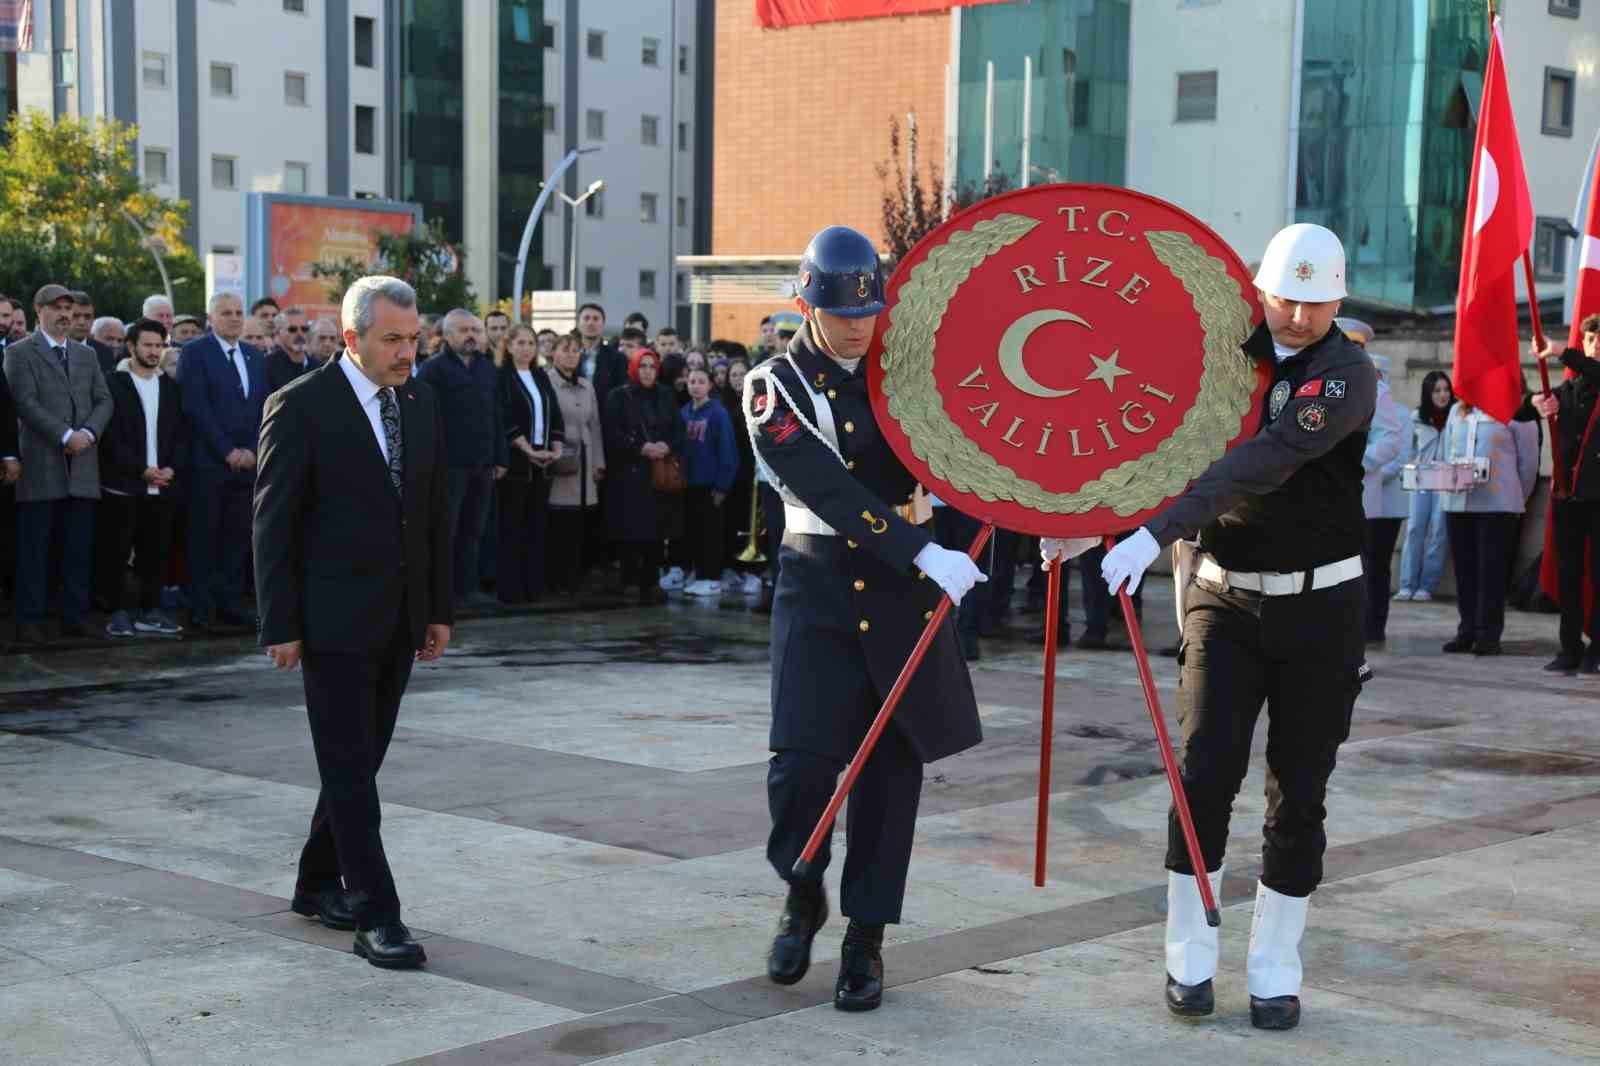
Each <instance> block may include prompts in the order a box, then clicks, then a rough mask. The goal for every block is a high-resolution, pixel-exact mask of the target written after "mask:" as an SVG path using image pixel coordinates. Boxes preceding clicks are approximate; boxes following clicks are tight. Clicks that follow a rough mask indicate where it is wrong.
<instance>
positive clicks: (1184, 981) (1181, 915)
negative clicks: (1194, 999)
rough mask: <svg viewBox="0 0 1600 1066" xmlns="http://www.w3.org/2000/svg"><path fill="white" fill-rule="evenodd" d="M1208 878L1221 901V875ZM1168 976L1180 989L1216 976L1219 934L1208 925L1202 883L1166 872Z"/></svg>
mask: <svg viewBox="0 0 1600 1066" xmlns="http://www.w3.org/2000/svg"><path fill="white" fill-rule="evenodd" d="M1223 869H1224V867H1219V868H1218V869H1217V870H1216V871H1214V872H1213V873H1210V874H1207V875H1206V876H1207V879H1208V880H1209V881H1210V882H1211V895H1212V897H1213V898H1215V899H1218V900H1220V899H1221V898H1222V871H1223ZM1167 975H1168V976H1169V977H1171V978H1172V979H1173V980H1174V981H1176V982H1178V983H1179V984H1181V985H1198V984H1202V983H1203V982H1206V981H1209V980H1211V979H1212V978H1213V977H1215V976H1216V975H1217V930H1215V929H1213V928H1211V926H1209V925H1207V924H1206V908H1205V904H1203V903H1201V902H1200V883H1199V881H1198V880H1196V879H1195V878H1194V877H1191V876H1190V875H1188V874H1178V873H1173V872H1172V871H1170V870H1168V871H1167Z"/></svg>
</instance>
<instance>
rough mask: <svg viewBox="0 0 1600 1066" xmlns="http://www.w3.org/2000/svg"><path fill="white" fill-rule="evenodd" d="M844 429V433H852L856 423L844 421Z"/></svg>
mask: <svg viewBox="0 0 1600 1066" xmlns="http://www.w3.org/2000/svg"><path fill="white" fill-rule="evenodd" d="M844 431H845V432H846V433H854V432H855V431H856V424H855V423H854V422H846V423H845V424H844Z"/></svg>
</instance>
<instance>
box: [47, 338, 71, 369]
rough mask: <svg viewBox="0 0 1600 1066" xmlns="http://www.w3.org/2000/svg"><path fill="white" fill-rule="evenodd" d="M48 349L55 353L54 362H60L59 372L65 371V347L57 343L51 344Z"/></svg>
mask: <svg viewBox="0 0 1600 1066" xmlns="http://www.w3.org/2000/svg"><path fill="white" fill-rule="evenodd" d="M50 350H51V351H52V352H55V353H56V362H58V363H60V364H61V372H62V373H63V374H65V373H66V372H67V349H66V348H64V347H62V346H59V345H54V344H53V345H51V346H50Z"/></svg>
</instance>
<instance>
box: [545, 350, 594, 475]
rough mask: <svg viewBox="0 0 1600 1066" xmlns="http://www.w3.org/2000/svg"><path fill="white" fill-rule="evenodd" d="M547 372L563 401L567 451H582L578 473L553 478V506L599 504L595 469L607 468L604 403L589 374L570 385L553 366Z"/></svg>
mask: <svg viewBox="0 0 1600 1066" xmlns="http://www.w3.org/2000/svg"><path fill="white" fill-rule="evenodd" d="M544 373H545V376H546V377H548V378H549V379H550V387H551V388H553V389H555V391H556V400H557V402H559V403H560V404H561V420H562V422H563V423H564V424H565V425H566V440H565V441H563V442H562V447H563V449H565V450H566V451H573V450H580V456H579V464H580V465H579V469H578V472H577V473H575V474H568V475H567V476H566V477H558V478H555V479H554V480H552V481H551V483H550V506H551V507H596V506H599V503H600V489H599V481H598V480H596V478H595V476H594V471H595V468H596V467H599V468H601V469H604V468H605V465H606V445H605V440H604V438H603V437H602V436H601V434H600V404H599V402H598V401H596V400H595V396H594V387H593V386H592V385H590V384H589V379H588V378H585V377H579V378H576V379H574V380H573V382H572V383H571V384H568V382H567V380H566V379H565V378H563V377H562V376H561V374H560V372H559V371H557V370H556V368H555V367H553V366H552V367H546V368H545V371H544Z"/></svg>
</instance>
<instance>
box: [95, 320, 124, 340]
mask: <svg viewBox="0 0 1600 1066" xmlns="http://www.w3.org/2000/svg"><path fill="white" fill-rule="evenodd" d="M105 325H117V326H121V325H122V319H120V318H118V317H117V316H116V315H101V316H100V317H99V318H97V319H95V320H94V321H93V322H91V323H89V336H91V337H92V336H94V335H95V334H96V333H99V332H100V327H101V326H105ZM123 332H124V333H126V332H127V329H126V327H124V328H123Z"/></svg>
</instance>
